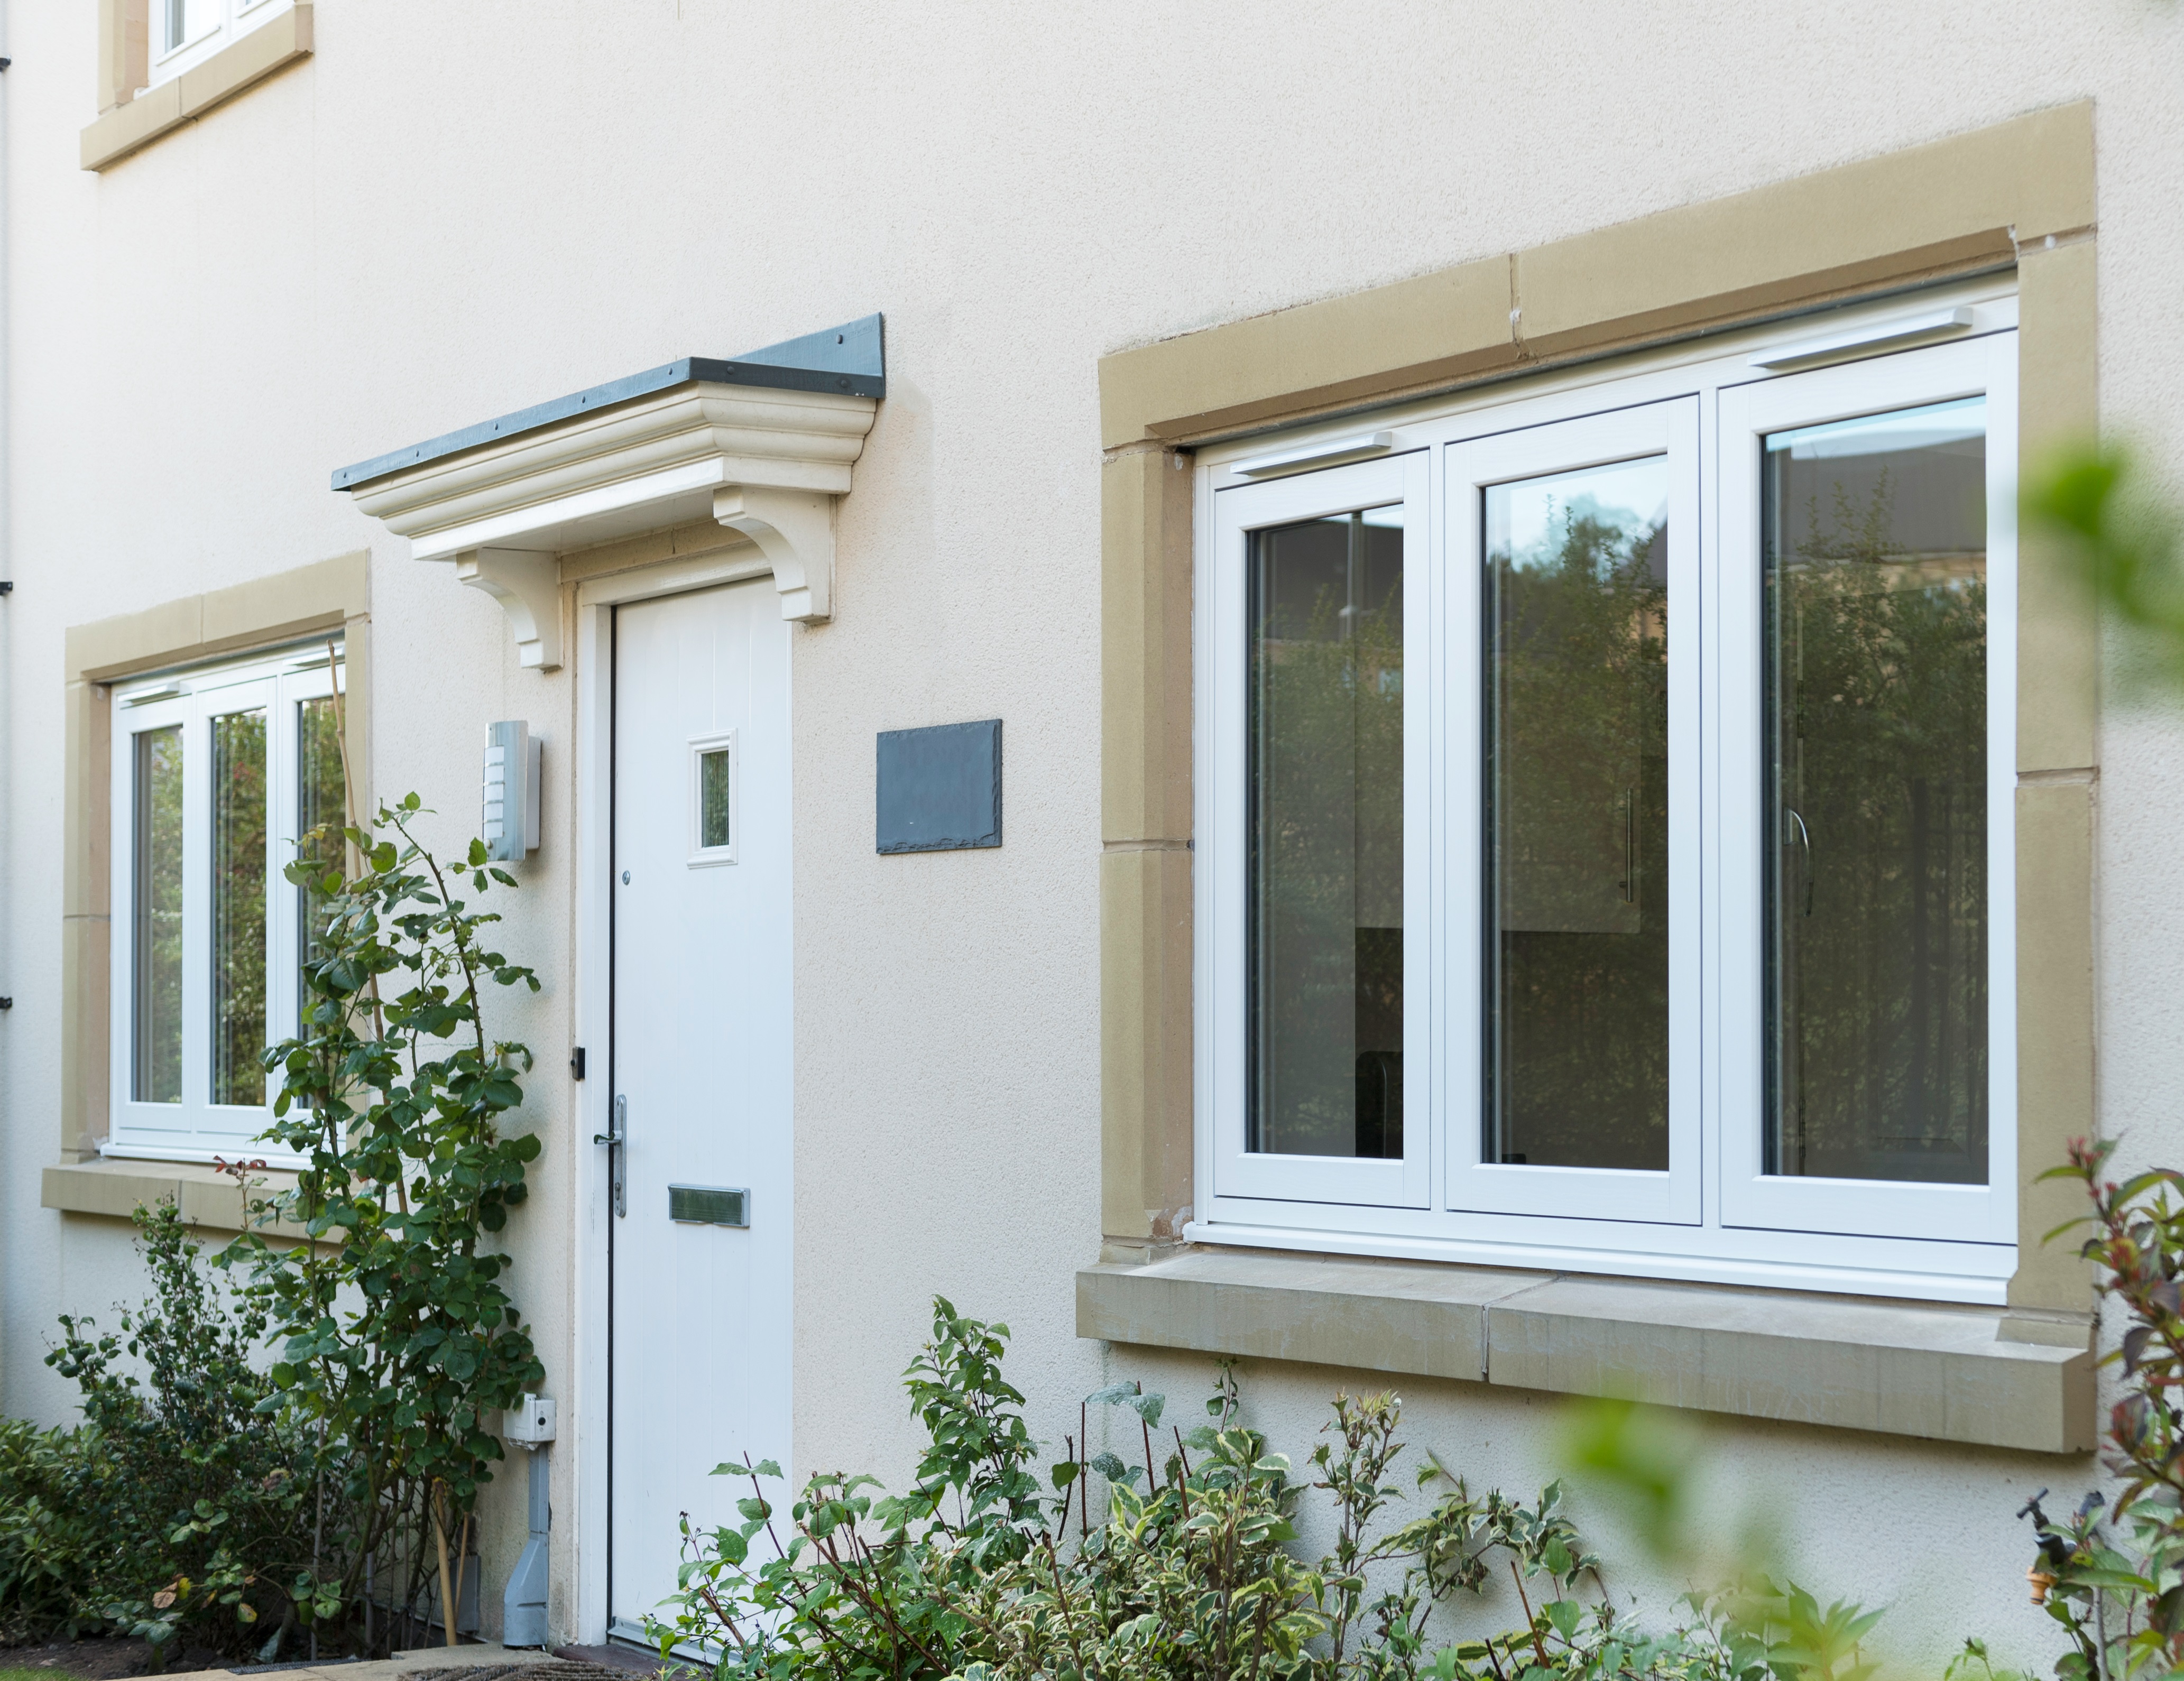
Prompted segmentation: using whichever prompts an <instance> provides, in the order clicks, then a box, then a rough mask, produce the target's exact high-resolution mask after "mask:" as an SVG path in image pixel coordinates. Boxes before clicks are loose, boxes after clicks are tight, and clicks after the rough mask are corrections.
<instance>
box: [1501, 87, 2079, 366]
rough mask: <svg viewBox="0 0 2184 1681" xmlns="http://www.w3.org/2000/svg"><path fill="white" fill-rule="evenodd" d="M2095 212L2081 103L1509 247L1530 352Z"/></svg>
mask: <svg viewBox="0 0 2184 1681" xmlns="http://www.w3.org/2000/svg"><path fill="white" fill-rule="evenodd" d="M2092 220H2093V110H2092V105H2091V103H2076V104H2071V105H2066V106H2064V107H2061V108H2060V109H2054V110H2048V111H2042V112H2038V113H2036V114H2033V115H2031V116H2027V117H2021V118H2020V119H2018V120H2016V121H2014V122H2009V123H2003V124H1999V125H1996V126H1994V127H1992V128H1987V129H1982V130H1980V131H1975V132H1974V133H1970V134H1964V135H1958V136H1954V137H1953V138H1951V139H1948V140H1942V141H1936V142H1933V143H1931V144H1930V145H1926V146H1914V147H1910V148H1906V149H1905V150H1903V151H1901V152H1894V153H1889V154H1888V155H1887V156H1886V157H1880V158H1872V159H1864V160H1863V161H1861V162H1858V163H1855V164H1844V165H1842V166H1841V167H1840V168H1837V169H1833V170H1823V171H1820V172H1819V173H1816V174H1814V175H1804V176H1800V177H1798V178H1797V179H1796V180H1793V181H1783V182H1780V183H1779V184H1777V185H1775V186H1763V187H1759V188H1758V189H1756V190H1754V191H1752V192H1743V193H1738V194H1736V195H1734V196H1732V197H1730V198H1719V199H1715V200H1713V201H1712V202H1710V203H1700V204H1692V205H1687V206H1683V207H1680V208H1678V209H1673V210H1664V211H1662V212H1660V213H1659V214H1655V215H1652V216H1646V217H1641V218H1639V219H1638V220H1634V221H1630V222H1625V223H1623V224H1622V225H1619V226H1615V227H1611V228H1606V229H1603V230H1602V231H1599V232H1597V233H1587V234H1583V235H1580V236H1579V237H1576V238H1574V239H1567V240H1561V241H1558V242H1556V243H1554V244H1552V245H1546V246H1541V247H1540V248H1536V249H1534V250H1530V251H1524V252H1520V253H1518V254H1517V256H1516V257H1515V259H1513V260H1514V261H1515V264H1516V270H1517V281H1516V287H1517V296H1516V300H1515V305H1514V307H1516V308H1517V309H1519V310H1521V311H1522V314H1521V315H1520V316H1519V318H1518V328H1519V331H1520V332H1521V334H1522V336H1523V338H1524V345H1525V348H1526V350H1527V352H1528V353H1529V354H1531V355H1535V356H1541V357H1546V356H1557V355H1563V354H1568V353H1570V352H1573V351H1579V350H1586V349H1591V348H1596V347H1597V346H1600V345H1602V344H1607V343H1619V342H1629V341H1630V340H1631V339H1633V338H1635V337H1651V336H1653V335H1658V334H1666V333H1672V332H1680V331H1691V329H1693V328H1697V327H1702V326H1710V325H1712V324H1713V323H1716V322H1719V321H1724V320H1734V319H1737V318H1739V317H1747V316H1750V315H1753V314H1761V313H1763V312H1766V311H1769V310H1773V309H1785V308H1789V307H1791V306H1793V305H1796V304H1798V303H1804V302H1808V301H1809V300H1811V299H1813V298H1821V297H1825V296H1828V295H1830V294H1833V293H1837V292H1847V291H1850V290H1853V289H1857V290H1866V289H1871V288H1875V287H1883V286H1888V285H1894V284H1901V283H1902V282H1903V281H1907V280H1910V279H1914V278H1918V277H1921V276H1926V275H1931V274H1938V273H1945V272H1947V271H1950V270H1962V269H1967V268H1979V267H1991V266H1993V265H1996V264H2005V263H2008V262H2009V260H2010V259H2011V258H2012V257H2013V255H2014V253H2015V250H2016V248H2017V245H2018V244H2020V243H2025V242H2031V241H2034V240H2037V239H2040V238H2042V237H2044V236H2046V235H2048V234H2051V233H2063V232H2065V231H2070V230H2074V229H2079V228H2083V227H2086V226H2087V225H2089V224H2091V222H2092Z"/></svg>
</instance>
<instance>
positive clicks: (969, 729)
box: [879, 718, 1001, 852]
mask: <svg viewBox="0 0 2184 1681" xmlns="http://www.w3.org/2000/svg"><path fill="white" fill-rule="evenodd" d="M1000 843H1001V721H1000V719H999V718H986V719H983V720H981V721H979V722H978V723H975V724H936V725H933V726H932V727H931V728H929V729H922V730H883V731H881V732H880V746H879V849H880V850H881V851H882V852H951V851H956V850H959V849H963V848H967V847H980V846H999V845H1000Z"/></svg>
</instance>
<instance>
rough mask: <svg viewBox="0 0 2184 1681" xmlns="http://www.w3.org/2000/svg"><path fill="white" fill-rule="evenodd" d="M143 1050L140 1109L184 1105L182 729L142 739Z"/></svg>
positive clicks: (135, 1081)
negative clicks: (143, 1104)
mask: <svg viewBox="0 0 2184 1681" xmlns="http://www.w3.org/2000/svg"><path fill="white" fill-rule="evenodd" d="M135 770H136V776H135V778H134V780H135V782H136V788H135V790H134V792H135V795H136V812H135V816H136V825H135V827H136V835H135V849H136V857H135V858H134V860H131V861H132V863H133V864H134V866H135V870H134V873H135V877H136V882H135V897H136V916H135V918H134V920H135V922H136V927H134V928H133V929H131V936H132V943H133V944H134V946H135V948H136V950H135V953H134V955H135V959H136V961H135V963H134V965H133V967H134V969H135V971H136V972H135V974H134V976H133V977H132V978H133V979H134V981H135V982H136V987H135V991H136V999H135V1004H136V1033H135V1036H134V1037H135V1040H136V1043H135V1044H134V1046H133V1047H132V1049H134V1051H135V1053H136V1055H135V1056H134V1058H133V1059H132V1060H134V1062H135V1064H136V1066H135V1067H134V1068H133V1069H132V1070H131V1076H132V1077H131V1082H130V1086H131V1094H132V1095H133V1096H134V1097H135V1099H136V1101H137V1102H138V1103H180V1102H181V1100H182V726H181V725H180V724H170V725H169V726H167V727H166V728H165V729H163V730H144V731H141V732H138V734H137V735H136V766H135Z"/></svg>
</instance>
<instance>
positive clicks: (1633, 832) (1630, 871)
mask: <svg viewBox="0 0 2184 1681" xmlns="http://www.w3.org/2000/svg"><path fill="white" fill-rule="evenodd" d="M1623 902H1624V904H1625V905H1635V904H1637V902H1638V790H1637V789H1635V788H1625V789H1624V790H1623Z"/></svg>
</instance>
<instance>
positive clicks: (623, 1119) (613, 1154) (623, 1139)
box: [592, 1093, 629, 1220]
mask: <svg viewBox="0 0 2184 1681" xmlns="http://www.w3.org/2000/svg"><path fill="white" fill-rule="evenodd" d="M592 1142H593V1144H604V1145H605V1146H606V1147H607V1183H608V1185H609V1187H610V1188H611V1189H612V1191H613V1193H614V1211H615V1217H616V1219H617V1220H619V1219H621V1217H622V1216H625V1215H627V1213H628V1212H629V1181H628V1176H627V1157H628V1154H629V1152H628V1149H627V1146H628V1144H629V1099H627V1098H626V1097H624V1096H622V1095H621V1094H620V1093H616V1095H615V1100H614V1131H612V1132H611V1133H593V1134H592Z"/></svg>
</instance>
